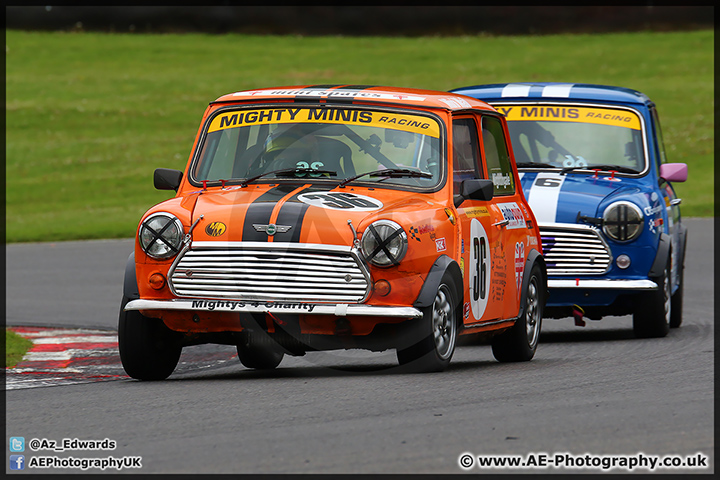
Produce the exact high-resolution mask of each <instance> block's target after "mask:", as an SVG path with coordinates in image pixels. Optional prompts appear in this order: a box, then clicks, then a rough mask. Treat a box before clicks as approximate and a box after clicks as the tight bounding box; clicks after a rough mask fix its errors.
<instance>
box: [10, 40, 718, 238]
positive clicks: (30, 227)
mask: <svg viewBox="0 0 720 480" xmlns="http://www.w3.org/2000/svg"><path fill="white" fill-rule="evenodd" d="M713 46H714V32H713V31H712V30H706V31H692V32H643V33H619V34H602V35H547V36H517V37H516V36H499V37H492V36H484V35H478V36H462V37H421V38H403V37H392V38H384V37H302V36H262V35H204V34H186V35H144V34H103V33H83V32H79V33H67V32H25V31H13V30H9V31H6V215H7V217H6V218H7V220H6V236H7V241H8V242H22V241H58V240H72V239H93V238H127V237H132V236H133V235H134V233H135V229H136V227H137V223H138V221H139V219H140V216H141V215H142V214H143V213H144V212H145V211H146V209H147V208H148V207H150V206H152V205H153V204H155V203H158V202H160V201H162V200H164V199H166V198H168V193H167V192H158V191H156V190H154V189H153V186H152V172H153V170H154V169H155V168H157V167H167V168H176V169H181V170H182V169H184V167H185V164H186V163H187V159H188V157H189V155H190V148H191V147H192V143H193V140H194V137H195V134H196V131H197V128H198V125H199V121H200V118H201V116H202V113H203V111H204V109H205V107H206V106H207V103H208V102H209V101H211V100H213V99H215V98H217V97H219V96H220V95H222V94H226V93H230V92H233V91H238V90H242V89H248V88H257V87H267V86H284V85H295V84H345V83H347V84H355V85H394V86H404V87H419V88H430V89H436V90H450V89H452V88H457V87H462V86H468V85H476V84H482V83H498V82H522V81H560V82H576V83H580V82H582V83H599V84H608V85H618V86H624V87H629V88H634V89H636V90H640V91H642V92H643V93H645V94H647V95H648V96H649V97H650V98H652V99H653V100H654V101H655V102H656V104H657V105H658V110H659V112H660V116H661V121H662V124H663V129H664V134H665V142H666V148H667V151H668V156H669V160H670V161H673V162H685V163H687V164H688V165H689V169H690V174H689V179H688V182H687V183H685V184H680V185H677V191H678V196H680V197H681V198H682V199H683V204H682V209H683V215H685V216H712V215H713V214H714V211H713V179H714V172H713V168H714V165H713V155H714V144H713V138H714V133H713V131H714V130H713V129H714V125H713V121H714V112H713V104H714V98H713V88H714V80H713V73H714V68H713V59H714V56H713Z"/></svg>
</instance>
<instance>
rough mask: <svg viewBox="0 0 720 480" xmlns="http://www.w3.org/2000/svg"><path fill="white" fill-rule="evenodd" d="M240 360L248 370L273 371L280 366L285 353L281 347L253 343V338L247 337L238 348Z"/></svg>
mask: <svg viewBox="0 0 720 480" xmlns="http://www.w3.org/2000/svg"><path fill="white" fill-rule="evenodd" d="M237 352H238V358H239V359H240V363H242V364H243V365H244V366H245V367H247V368H254V369H256V370H273V369H274V368H277V366H278V365H280V362H282V359H283V357H284V356H285V354H284V352H283V351H282V350H281V347H280V346H279V345H278V346H277V347H275V346H273V345H271V344H268V345H258V344H257V343H255V342H253V337H247V338H246V340H245V341H244V342H243V343H241V344H240V345H238V346H237Z"/></svg>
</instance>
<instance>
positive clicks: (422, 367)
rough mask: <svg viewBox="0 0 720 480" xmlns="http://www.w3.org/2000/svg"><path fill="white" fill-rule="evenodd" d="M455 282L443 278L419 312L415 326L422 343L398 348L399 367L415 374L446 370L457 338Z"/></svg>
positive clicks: (457, 318)
mask: <svg viewBox="0 0 720 480" xmlns="http://www.w3.org/2000/svg"><path fill="white" fill-rule="evenodd" d="M455 292H456V289H455V282H454V281H453V280H452V278H451V277H450V276H448V275H446V276H445V277H443V280H442V282H441V283H440V286H439V287H438V290H437V293H436V294H435V299H434V300H433V303H432V305H430V306H429V307H426V308H425V309H424V310H423V317H422V319H420V324H419V325H418V327H419V329H420V330H421V331H420V334H421V335H420V337H421V338H422V340H421V341H420V342H418V343H416V344H415V345H412V346H410V347H408V348H404V349H398V351H397V358H398V362H399V363H400V365H403V366H407V367H409V368H410V369H411V370H412V371H416V372H440V371H443V370H445V369H446V368H447V366H448V365H449V364H450V359H451V358H452V356H453V353H454V352H455V344H456V341H457V335H458V321H459V315H458V308H457V306H458V301H457V298H456V293H455Z"/></svg>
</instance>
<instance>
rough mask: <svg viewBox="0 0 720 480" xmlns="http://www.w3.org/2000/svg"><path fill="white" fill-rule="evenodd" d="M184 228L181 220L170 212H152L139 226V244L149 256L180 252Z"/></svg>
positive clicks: (166, 256)
mask: <svg viewBox="0 0 720 480" xmlns="http://www.w3.org/2000/svg"><path fill="white" fill-rule="evenodd" d="M184 235H185V230H184V229H183V225H182V222H180V220H179V219H178V218H177V217H176V216H175V215H172V214H170V213H165V212H160V213H153V214H152V215H150V216H149V217H147V218H146V219H145V221H144V222H143V223H142V225H141V226H140V234H139V235H138V239H139V241H140V246H141V247H142V249H143V250H144V251H145V253H147V254H148V255H149V256H151V257H153V258H158V259H164V258H170V257H173V256H175V255H177V254H178V252H180V245H181V244H182V241H183V237H184Z"/></svg>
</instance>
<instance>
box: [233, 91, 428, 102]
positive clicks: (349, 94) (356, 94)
mask: <svg viewBox="0 0 720 480" xmlns="http://www.w3.org/2000/svg"><path fill="white" fill-rule="evenodd" d="M257 95H264V96H270V97H274V96H279V97H317V98H323V97H327V98H332V97H340V98H370V99H373V98H379V99H397V100H414V101H418V102H421V101H423V100H425V97H421V96H417V95H407V94H398V93H388V92H373V91H358V90H348V89H342V88H338V89H333V90H325V89H288V90H283V89H278V90H249V91H244V92H236V93H233V96H235V97H253V96H257Z"/></svg>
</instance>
